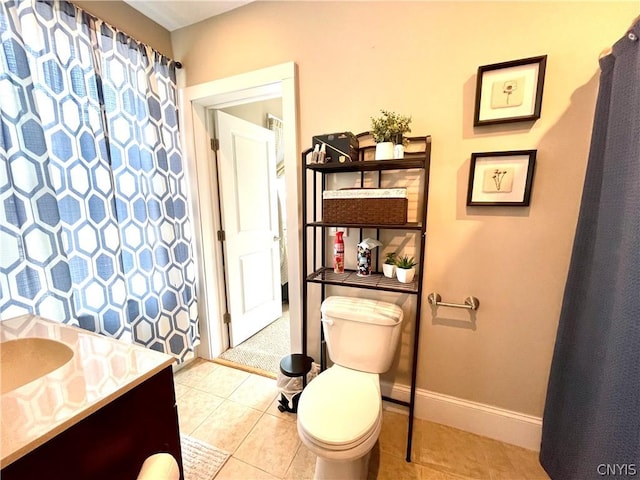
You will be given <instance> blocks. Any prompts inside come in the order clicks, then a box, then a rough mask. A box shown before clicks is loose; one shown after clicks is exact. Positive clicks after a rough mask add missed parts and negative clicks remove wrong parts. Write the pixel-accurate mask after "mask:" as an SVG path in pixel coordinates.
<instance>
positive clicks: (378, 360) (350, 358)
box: [320, 296, 403, 373]
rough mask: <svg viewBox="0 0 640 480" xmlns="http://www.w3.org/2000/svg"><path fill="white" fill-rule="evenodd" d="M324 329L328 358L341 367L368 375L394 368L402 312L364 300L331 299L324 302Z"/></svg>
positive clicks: (394, 307)
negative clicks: (393, 362)
mask: <svg viewBox="0 0 640 480" xmlns="http://www.w3.org/2000/svg"><path fill="white" fill-rule="evenodd" d="M320 311H321V312H322V329H323V330H324V337H325V340H326V342H327V348H328V350H329V357H330V358H331V360H332V361H333V363H336V364H338V365H342V366H343V367H347V368H351V369H354V370H360V371H362V372H369V373H384V372H386V371H387V370H389V368H391V363H392V361H393V356H394V355H395V352H396V348H397V347H398V342H399V340H400V330H401V328H400V326H401V324H402V317H403V314H402V309H401V308H400V307H398V306H397V305H394V304H392V303H388V302H379V301H376V300H367V299H363V298H352V297H340V296H333V297H328V298H327V299H325V301H324V302H322V306H321V308H320Z"/></svg>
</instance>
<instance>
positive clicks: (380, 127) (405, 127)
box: [371, 110, 411, 160]
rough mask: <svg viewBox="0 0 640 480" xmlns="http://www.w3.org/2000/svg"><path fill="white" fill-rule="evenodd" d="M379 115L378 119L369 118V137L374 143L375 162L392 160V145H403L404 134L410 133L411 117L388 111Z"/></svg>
mask: <svg viewBox="0 0 640 480" xmlns="http://www.w3.org/2000/svg"><path fill="white" fill-rule="evenodd" d="M380 113H381V114H382V115H380V116H379V117H371V135H372V136H373V140H374V141H375V142H376V160H385V159H390V158H394V149H393V146H394V143H399V144H403V141H404V134H405V133H409V132H411V128H410V127H409V125H410V124H411V117H407V116H405V115H400V114H397V113H395V112H390V111H388V110H380ZM403 152H404V149H403ZM398 158H401V157H398Z"/></svg>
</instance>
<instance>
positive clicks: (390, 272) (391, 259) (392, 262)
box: [382, 252, 396, 278]
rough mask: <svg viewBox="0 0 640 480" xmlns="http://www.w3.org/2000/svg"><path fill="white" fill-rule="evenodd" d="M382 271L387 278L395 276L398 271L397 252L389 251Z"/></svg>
mask: <svg viewBox="0 0 640 480" xmlns="http://www.w3.org/2000/svg"><path fill="white" fill-rule="evenodd" d="M382 273H383V274H384V276H385V277H387V278H393V277H394V276H395V273H396V252H389V253H387V257H386V258H385V260H384V263H383V264H382Z"/></svg>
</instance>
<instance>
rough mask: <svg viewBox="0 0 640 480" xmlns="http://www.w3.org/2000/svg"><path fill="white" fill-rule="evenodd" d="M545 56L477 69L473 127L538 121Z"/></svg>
mask: <svg viewBox="0 0 640 480" xmlns="http://www.w3.org/2000/svg"><path fill="white" fill-rule="evenodd" d="M546 63H547V56H546V55H544V56H540V57H533V58H525V59H522V60H514V61H510V62H502V63H496V64H494V65H485V66H482V67H480V68H478V76H477V81H476V105H475V115H474V121H473V124H474V126H481V125H491V124H496V123H508V122H520V121H523V120H535V119H537V118H540V112H541V109H542V92H543V87H544V74H545V70H546Z"/></svg>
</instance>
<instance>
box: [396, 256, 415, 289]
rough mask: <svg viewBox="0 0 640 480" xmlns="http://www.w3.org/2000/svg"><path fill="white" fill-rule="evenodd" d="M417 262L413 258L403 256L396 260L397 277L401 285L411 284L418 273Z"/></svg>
mask: <svg viewBox="0 0 640 480" xmlns="http://www.w3.org/2000/svg"><path fill="white" fill-rule="evenodd" d="M415 265H416V262H415V260H414V258H413V257H409V256H408V255H403V256H402V257H398V258H397V259H396V276H397V277H398V281H399V282H400V283H411V281H413V277H414V275H415V273H416V269H415Z"/></svg>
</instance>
